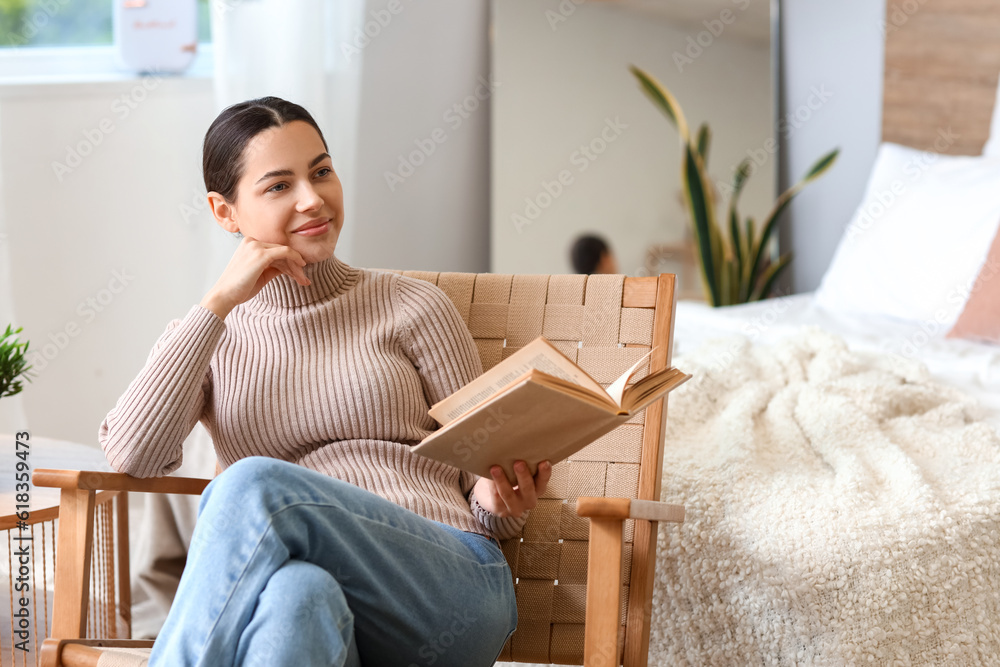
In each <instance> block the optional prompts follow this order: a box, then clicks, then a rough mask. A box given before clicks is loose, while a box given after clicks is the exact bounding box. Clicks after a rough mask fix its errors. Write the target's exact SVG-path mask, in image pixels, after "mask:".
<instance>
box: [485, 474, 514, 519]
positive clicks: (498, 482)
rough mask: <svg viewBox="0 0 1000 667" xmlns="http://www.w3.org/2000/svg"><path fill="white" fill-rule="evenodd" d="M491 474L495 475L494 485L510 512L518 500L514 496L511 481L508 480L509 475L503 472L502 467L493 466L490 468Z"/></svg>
mask: <svg viewBox="0 0 1000 667" xmlns="http://www.w3.org/2000/svg"><path fill="white" fill-rule="evenodd" d="M490 474H491V475H493V485H494V486H495V487H496V490H497V493H498V494H499V495H500V500H501V501H503V504H504V505H505V506H506V507H507V510H508V511H510V507H511V505H516V504H517V498H516V496H515V495H514V488H513V487H512V486H511V485H510V481H509V480H508V479H507V473H505V472H504V471H503V468H501V467H500V466H492V467H491V468H490Z"/></svg>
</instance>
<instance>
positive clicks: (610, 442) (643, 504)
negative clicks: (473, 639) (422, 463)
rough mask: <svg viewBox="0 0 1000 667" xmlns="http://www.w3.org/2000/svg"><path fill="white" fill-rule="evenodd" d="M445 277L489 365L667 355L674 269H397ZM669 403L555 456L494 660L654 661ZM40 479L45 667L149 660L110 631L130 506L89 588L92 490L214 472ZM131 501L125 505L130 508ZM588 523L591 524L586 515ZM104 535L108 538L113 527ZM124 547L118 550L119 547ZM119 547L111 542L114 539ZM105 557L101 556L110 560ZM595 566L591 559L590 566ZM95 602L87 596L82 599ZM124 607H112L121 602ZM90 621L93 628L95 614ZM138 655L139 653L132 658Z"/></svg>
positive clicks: (161, 487)
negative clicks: (55, 509)
mask: <svg viewBox="0 0 1000 667" xmlns="http://www.w3.org/2000/svg"><path fill="white" fill-rule="evenodd" d="M396 273H403V274H404V275H408V276H413V277H416V278H420V279H423V280H427V281H429V282H432V283H434V284H436V285H437V286H438V287H440V288H441V289H442V290H443V291H444V292H445V293H446V294H448V296H449V297H450V298H451V299H452V301H453V302H454V303H455V305H456V306H457V307H458V310H459V312H460V313H461V314H462V317H463V319H464V320H465V322H466V324H467V325H468V327H469V330H470V331H471V333H472V335H473V338H474V339H475V341H476V344H477V346H478V348H479V353H480V356H481V358H482V362H483V367H484V368H489V367H491V366H493V365H494V364H496V363H497V362H499V361H500V360H501V359H503V358H506V357H507V356H508V355H509V354H510V353H512V352H513V351H515V350H517V349H518V348H520V347H522V346H523V345H525V344H526V343H528V342H530V341H531V340H533V339H534V338H535V337H536V336H539V335H544V336H546V337H547V338H548V339H549V340H551V341H553V343H554V344H555V345H557V346H558V347H559V348H560V349H561V350H562V351H563V352H564V353H565V354H566V355H567V356H569V357H570V358H571V359H574V360H576V362H577V363H578V364H580V366H581V367H583V368H584V369H585V370H586V371H587V372H588V373H590V374H591V376H593V377H594V379H596V380H597V381H598V382H601V383H602V384H604V385H607V384H609V383H610V382H612V381H613V380H614V379H615V378H616V377H617V376H618V375H619V374H620V373H621V372H622V371H624V370H625V368H627V367H628V366H630V365H631V364H633V363H634V362H635V361H636V360H637V359H638V358H639V357H640V356H642V355H643V354H644V353H645V352H646V351H648V350H649V348H650V346H651V345H652V344H654V343H655V344H657V345H659V349H658V350H657V352H656V353H655V354H654V355H653V356H652V362H651V365H650V370H656V369H660V368H664V367H666V366H668V365H669V363H670V358H671V351H672V342H673V316H674V308H675V295H674V284H675V281H674V276H673V275H672V274H661V275H660V276H658V277H649V278H627V277H624V276H621V275H594V276H583V275H552V276H548V275H499V274H470V273H429V272H416V271H405V272H404V271H396ZM665 419H666V400H665V399H661V400H660V401H657V402H655V403H653V404H652V405H650V406H649V407H648V408H647V409H646V410H645V411H644V412H643V413H640V414H639V415H637V416H636V417H635V418H633V419H632V420H630V421H629V422H627V423H625V424H623V425H622V426H621V427H619V428H618V429H616V430H615V431H613V432H611V433H609V434H608V435H606V436H604V437H602V438H600V439H599V440H597V441H595V442H594V443H592V444H591V445H588V446H587V447H585V448H584V449H582V450H580V451H579V452H577V454H576V455H574V456H572V457H570V458H569V459H568V460H566V461H563V462H561V463H558V464H557V465H555V466H553V471H552V478H551V481H550V483H549V486H548V488H547V490H546V493H545V494H544V495H543V496H542V497H541V498H540V499H539V502H538V505H537V507H536V508H535V509H534V510H532V512H531V513H530V515H529V518H528V521H527V523H526V524H525V526H524V529H523V530H522V533H521V535H520V536H519V537H515V538H512V539H509V540H503V541H502V543H501V548H502V550H503V552H504V555H505V556H506V558H507V561H508V563H509V564H510V567H511V570H512V572H513V575H514V577H515V589H516V593H517V611H518V627H517V630H516V631H515V632H514V634H513V635H512V636H511V638H510V639H509V640H508V642H507V643H506V644H505V645H504V647H503V650H502V652H501V654H500V657H499V659H500V660H502V661H515V662H540V663H550V662H551V663H557V664H567V665H581V664H584V665H588V666H589V667H610V666H614V665H621V664H624V665H625V666H626V667H644V666H645V665H646V664H647V658H648V649H649V634H650V617H651V609H652V593H653V575H654V569H655V564H656V537H657V535H656V533H657V522H658V521H681V520H683V514H684V510H683V508H682V507H679V506H675V505H667V504H665V503H660V502H655V501H657V500H658V498H659V497H660V478H661V472H662V461H663V434H664V425H665ZM33 480H34V483H35V484H36V485H39V486H54V487H60V488H61V489H62V500H61V503H60V508H59V514H60V526H59V532H58V543H57V549H58V551H57V561H56V578H55V584H56V597H55V609H54V618H53V625H52V636H51V638H49V639H46V640H45V642H44V644H43V647H42V663H41V664H42V665H45V666H47V667H55V666H57V665H66V666H67V667H75V666H78V665H87V666H94V665H102V666H105V665H123V666H124V665H137V666H139V665H145V664H146V663H145V662H144V658H143V657H142V655H141V653H142V652H143V651H139V649H145V651H144V653H145V654H147V655H148V649H149V647H151V646H152V642H151V641H131V640H128V639H126V638H120V637H119V638H115V637H114V629H115V626H116V625H124V627H125V628H126V632H129V631H128V630H127V628H128V627H129V626H128V617H129V609H128V601H129V596H128V586H129V581H128V567H127V562H128V533H127V525H123V524H127V521H121V519H123V518H124V517H127V512H122V511H121V505H119V511H118V513H117V516H118V518H119V523H118V526H117V530H115V531H110V530H105V531H104V537H102V538H101V541H102V542H103V543H104V546H105V547H107V543H108V542H109V540H110V539H111V538H114V537H115V536H116V539H117V540H118V541H119V544H118V549H117V554H118V556H117V570H116V569H115V568H113V567H104V568H103V571H106V572H109V573H110V575H111V576H112V577H114V576H115V574H117V578H118V581H117V588H118V591H119V593H118V597H117V599H111V600H108V599H107V598H108V597H109V596H111V597H112V598H114V589H115V587H114V586H110V587H108V586H104V587H101V589H100V590H97V589H94V593H93V594H92V595H93V599H92V597H91V594H90V590H91V589H92V588H93V587H92V582H91V579H90V573H91V569H92V562H91V559H92V553H94V551H95V547H94V543H95V540H94V537H93V534H94V508H95V500H96V499H97V492H98V491H99V490H100V491H102V494H101V495H102V496H104V497H105V498H106V497H108V494H109V493H112V494H118V496H119V499H118V500H116V502H118V503H123V502H127V493H128V492H129V491H140V492H147V493H149V492H152V493H183V494H200V493H201V492H202V491H203V490H204V488H205V487H206V486H207V485H208V483H209V480H207V479H191V478H176V477H162V478H155V479H139V478H134V477H130V476H128V475H124V474H117V473H97V472H87V471H68V470H45V469H39V470H36V471H35V472H34V476H33ZM126 507H127V505H126ZM588 520H589V521H588ZM109 536H110V537H109ZM123 545H124V546H123ZM109 551H110V552H114V549H110V550H109ZM105 560H107V559H105ZM588 563H592V564H593V567H588ZM88 603H89V605H88ZM94 608H99V609H101V610H103V612H102V613H104V614H108V613H109V612H108V611H107V610H108V609H111V610H112V611H111V612H110V615H111V616H112V617H113V616H114V615H115V614H118V615H119V616H121V617H122V618H123V619H124V621H125V622H124V624H122V623H118V624H115V623H104V624H100V625H101V626H103V627H105V628H107V629H108V630H110V634H111V637H108V638H89V639H88V638H85V637H87V636H88V635H87V631H88V622H87V621H88V610H89V609H90V610H92V609H94ZM115 610H117V611H115ZM89 625H90V626H91V627H93V626H94V625H95V624H94V623H90V624H89ZM133 652H135V653H134V654H133Z"/></svg>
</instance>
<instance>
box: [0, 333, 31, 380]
mask: <svg viewBox="0 0 1000 667" xmlns="http://www.w3.org/2000/svg"><path fill="white" fill-rule="evenodd" d="M19 333H21V327H18V328H17V329H11V325H9V324H8V325H7V331H5V332H4V334H3V336H0V398H3V397H4V396H13V395H14V394H17V393H19V392H20V391H21V380H20V378H22V377H23V378H24V379H26V380H28V382H31V378H30V377H28V376H27V372H28V370H29V369H31V366H26V365H25V364H26V363H27V361H26V360H25V358H24V355H25V354H26V353H27V352H28V341H24V342H23V343H21V342H18V340H17V334H19Z"/></svg>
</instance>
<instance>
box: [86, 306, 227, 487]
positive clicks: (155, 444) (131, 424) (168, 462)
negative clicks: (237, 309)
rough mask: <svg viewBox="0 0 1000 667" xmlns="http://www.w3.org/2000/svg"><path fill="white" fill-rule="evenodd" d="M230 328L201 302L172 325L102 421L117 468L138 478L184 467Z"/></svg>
mask: <svg viewBox="0 0 1000 667" xmlns="http://www.w3.org/2000/svg"><path fill="white" fill-rule="evenodd" d="M225 330H226V325H225V324H224V323H223V321H222V320H221V319H219V317H218V316H217V315H216V314H215V313H213V312H212V311H210V310H208V309H207V308H204V307H202V306H201V305H195V306H193V307H192V308H191V310H190V311H189V312H188V314H187V315H186V316H185V317H184V319H183V320H173V321H171V322H170V323H169V324H168V325H167V330H166V331H165V332H164V333H163V335H161V336H160V338H159V339H158V340H157V341H156V344H155V345H154V346H153V350H152V352H150V354H149V358H148V359H147V360H146V364H145V366H143V368H142V370H141V371H140V372H139V375H137V376H136V378H135V379H134V380H132V382H131V384H129V386H128V388H127V389H126V390H125V393H124V394H122V396H121V397H120V398H119V399H118V402H117V403H116V404H115V407H114V408H113V409H112V410H111V412H109V413H108V414H107V416H106V417H105V418H104V421H103V422H101V427H100V429H99V431H98V439H99V440H100V443H101V448H102V449H103V450H104V455H105V456H106V457H107V459H108V462H109V463H110V464H111V467H113V468H114V469H115V470H117V471H118V472H123V473H127V474H129V475H132V476H134V477H161V476H163V475H168V474H170V473H171V472H173V471H175V470H177V469H178V468H179V467H180V466H181V462H182V459H183V444H184V439H185V438H186V437H187V436H188V435H189V434H190V433H191V429H193V428H194V425H195V424H196V423H197V422H198V420H199V419H200V418H201V416H202V413H203V412H204V409H205V405H206V403H207V402H208V400H209V397H210V396H211V391H212V377H211V370H210V367H209V364H210V362H211V360H212V354H213V353H214V352H215V348H216V347H217V346H218V344H219V341H220V340H221V338H222V335H223V333H224V332H225Z"/></svg>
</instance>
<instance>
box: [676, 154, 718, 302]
mask: <svg viewBox="0 0 1000 667" xmlns="http://www.w3.org/2000/svg"><path fill="white" fill-rule="evenodd" d="M681 173H682V175H683V180H684V192H685V196H686V199H687V204H688V211H689V212H690V213H691V224H692V226H693V227H694V232H695V242H696V243H697V245H698V251H699V253H700V255H701V270H702V277H703V278H704V280H705V285H706V288H707V292H708V294H707V296H709V297H710V298H709V302H710V303H711V304H712V305H715V306H717V305H719V303H720V292H719V280H718V278H719V276H718V271H719V268H718V267H719V260H720V259H721V252H720V251H721V247H720V244H719V242H718V240H717V239H716V240H713V237H718V230H717V229H716V227H715V210H714V208H713V206H712V195H711V191H710V190H709V189H708V188H707V187H706V184H705V180H706V179H705V173H704V168H703V167H702V165H701V160H700V158H699V157H698V154H697V153H696V152H695V149H694V148H693V147H692V146H691V144H685V150H684V164H683V165H682V169H681Z"/></svg>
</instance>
